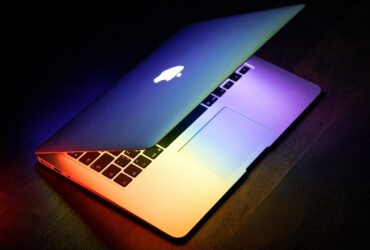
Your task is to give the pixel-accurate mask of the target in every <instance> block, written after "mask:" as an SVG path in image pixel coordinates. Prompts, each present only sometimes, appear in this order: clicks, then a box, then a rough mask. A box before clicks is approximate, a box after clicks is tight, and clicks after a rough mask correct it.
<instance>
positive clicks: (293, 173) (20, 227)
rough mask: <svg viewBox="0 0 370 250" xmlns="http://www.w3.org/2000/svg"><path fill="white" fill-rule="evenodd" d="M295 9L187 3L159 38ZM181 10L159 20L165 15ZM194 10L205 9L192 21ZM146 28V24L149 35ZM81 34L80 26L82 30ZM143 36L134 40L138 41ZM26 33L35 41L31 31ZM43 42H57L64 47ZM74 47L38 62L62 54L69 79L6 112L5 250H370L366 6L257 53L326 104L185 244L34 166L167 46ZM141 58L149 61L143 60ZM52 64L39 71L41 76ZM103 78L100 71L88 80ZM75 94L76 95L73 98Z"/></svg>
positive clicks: (293, 29) (0, 227)
mask: <svg viewBox="0 0 370 250" xmlns="http://www.w3.org/2000/svg"><path fill="white" fill-rule="evenodd" d="M289 2H290V1H281V2H278V3H276V2H274V3H272V2H270V3H269V2H268V1H267V2H264V3H259V1H251V2H250V3H248V4H244V5H243V4H242V3H235V5H230V4H229V3H226V2H220V3H218V2H217V3H214V6H213V8H207V6H208V7H209V5H206V4H200V5H196V4H195V3H191V2H189V4H188V6H185V7H183V8H184V9H183V10H184V11H183V12H182V13H181V14H178V20H180V21H179V23H176V24H173V26H170V25H168V26H163V30H162V34H160V35H159V36H160V37H162V38H164V37H165V36H166V35H167V34H170V33H171V30H172V28H173V29H175V27H176V26H180V25H181V23H186V22H187V21H190V20H193V19H195V20H196V19H197V18H200V17H201V16H202V13H204V16H206V17H212V16H217V15H219V16H222V15H227V14H234V13H238V12H239V13H240V12H243V8H246V7H249V8H250V9H263V8H267V7H269V6H270V7H271V6H277V5H283V4H285V3H289ZM181 3H182V2H179V3H178V4H177V5H176V4H174V5H168V6H167V5H163V6H162V7H157V9H156V10H157V11H159V13H162V14H163V13H167V11H168V10H173V9H177V8H178V7H180V6H182V5H181ZM159 6H161V5H159ZM194 6H198V9H196V10H193V12H194V13H191V11H190V10H192V8H195V7H194ZM171 8H172V9H171ZM207 10H208V12H207ZM161 11H162V12H161ZM187 11H188V12H187ZM19 13H20V14H19ZM19 13H18V15H19V17H22V13H23V15H25V16H26V17H29V16H27V14H26V13H27V12H26V11H20V12H19ZM97 13H98V12H97ZM115 13H117V12H115ZM125 13H126V17H125V18H126V19H125V20H126V21H127V20H130V18H133V19H134V18H136V19H138V18H139V15H138V14H137V13H136V14H135V12H134V14H128V13H129V11H127V12H125ZM145 13H146V12H145ZM148 13H150V11H148ZM108 16H109V15H108V14H105V17H108ZM174 16H176V15H175V14H173V13H172V14H171V15H170V17H172V18H174ZM95 17H96V16H94V18H95ZM78 20H80V19H78ZM147 20H148V19H143V20H142V22H143V24H142V25H143V26H145V24H147V23H146V22H147ZM165 20H166V18H164V17H162V19H159V20H157V21H153V22H157V24H158V23H162V24H164V23H165ZM113 21H114V22H116V21H117V20H113ZM113 21H112V23H113ZM83 24H84V23H83V22H82V21H80V23H77V26H79V25H80V26H83ZM59 25H60V26H61V27H69V26H68V25H67V24H63V23H61V24H59ZM116 25H117V26H118V24H116ZM51 26H52V25H51ZM103 26H104V25H102V27H103ZM117 26H115V27H114V28H117ZM9 27H10V28H9V29H10V30H14V29H15V26H9ZM47 27H49V26H47ZM125 27H126V28H127V27H128V26H125ZM100 28H101V27H100ZM90 29H92V28H90ZM112 29H113V28H112ZM138 29H139V30H138V31H136V32H137V33H134V34H138V33H139V32H140V27H138ZM102 30H104V29H101V30H100V31H99V29H98V31H95V30H94V32H95V33H94V36H97V37H99V34H101V35H102V34H107V33H105V31H102ZM132 30H133V32H135V31H134V29H132ZM77 31H78V29H77V28H76V30H73V32H72V33H71V34H74V32H76V34H77ZM19 32H20V33H22V32H23V33H22V34H26V35H29V34H28V33H27V32H25V30H21V31H19ZM65 32H67V31H65ZM86 32H87V33H86V34H90V33H89V31H86ZM166 32H167V33H166ZM13 33H16V32H15V31H13ZM13 33H12V34H13ZM65 34H70V33H68V32H67V33H65ZM116 34H118V33H116ZM90 35H91V34H90ZM149 35H150V34H149ZM149 35H148V37H146V35H145V34H142V36H143V37H140V36H139V37H133V38H132V39H133V41H131V42H127V43H126V46H127V47H129V46H128V45H130V44H131V43H134V42H137V41H139V40H140V39H144V38H148V39H149V37H150V36H149ZM151 35H153V34H151ZM45 36H46V38H48V39H49V40H48V41H52V40H53V39H54V38H55V37H53V35H48V34H46V35H45ZM91 36H92V35H91ZM117 36H118V35H117ZM34 39H36V38H35V37H34ZM40 39H41V38H40ZM76 39H77V40H76V41H77V42H76V43H77V44H79V43H81V47H79V46H77V45H76V47H73V46H74V45H69V47H67V48H64V50H63V49H62V50H61V51H59V50H56V49H55V48H53V47H52V45H49V46H50V50H48V51H46V52H45V51H44V52H43V53H41V54H40V58H42V59H43V60H44V59H47V58H49V60H50V61H53V60H52V59H50V58H52V55H51V54H49V53H51V52H53V53H54V52H55V51H58V52H55V53H54V54H53V55H54V56H56V58H59V59H61V60H62V59H63V60H64V61H63V62H59V64H57V66H58V65H59V66H60V67H65V68H63V70H61V69H57V68H56V67H55V68H53V66H52V65H51V66H49V68H48V72H49V73H48V74H49V76H45V79H44V80H42V79H41V78H37V79H38V80H37V81H38V82H39V83H37V81H36V80H35V79H34V78H33V79H31V78H29V79H30V80H29V82H30V83H32V84H34V89H33V88H32V87H30V86H26V85H27V84H26V83H24V81H23V83H22V84H23V85H22V84H20V85H16V86H17V87H14V89H13V90H12V91H11V92H8V93H7V96H8V97H10V99H13V102H11V101H10V102H9V103H7V105H5V104H4V105H2V106H3V107H6V108H5V112H4V114H2V116H3V117H4V119H2V121H1V124H2V126H4V127H2V129H1V130H2V132H5V133H4V136H2V138H3V140H2V141H1V148H2V153H1V158H0V166H1V167H0V249H12V248H16V249H26V248H30V249H69V248H71V249H177V248H180V249H369V248H370V236H369V235H370V218H369V217H370V216H369V211H370V195H369V193H370V181H369V180H370V165H369V162H370V153H369V152H370V147H369V145H370V76H369V69H370V65H369V61H370V21H369V18H368V13H367V9H366V7H365V4H364V3H361V2H358V3H356V2H351V3H346V4H339V3H338V4H337V5H336V6H333V5H330V4H327V5H322V4H320V3H314V2H312V4H311V3H307V7H306V10H304V11H303V12H302V13H301V14H300V15H299V16H298V17H297V18H296V19H294V21H293V22H291V23H289V24H288V25H287V27H286V28H285V29H283V30H282V31H281V32H280V33H279V34H278V35H277V36H276V37H274V38H273V39H271V40H270V41H269V42H268V43H267V44H266V45H265V46H264V47H263V48H262V49H260V50H259V51H258V52H257V55H258V56H260V57H262V58H264V59H265V60H267V61H270V62H272V63H275V64H277V65H279V66H281V67H283V68H285V69H287V70H289V71H292V72H293V73H295V74H297V75H300V76H302V77H304V78H306V79H308V80H310V81H313V82H315V83H317V84H318V85H319V86H320V87H321V88H322V90H323V95H322V96H321V97H320V98H319V100H318V101H317V102H316V103H315V104H314V105H313V106H312V107H311V108H310V109H309V110H307V112H305V114H304V115H303V116H302V117H301V118H300V119H299V120H298V121H297V122H296V123H295V124H293V125H292V127H291V128H290V129H289V130H288V131H287V132H286V133H285V134H284V136H283V137H282V138H281V139H279V140H278V141H277V142H276V143H275V144H274V145H273V147H272V148H271V149H270V151H269V152H268V153H267V154H265V155H264V156H263V157H261V158H260V159H259V160H258V161H257V162H256V163H255V164H254V166H253V169H252V170H251V171H250V173H249V174H248V176H245V177H244V178H243V179H242V180H241V181H240V182H238V183H237V184H236V185H235V187H234V188H233V189H232V190H231V191H230V192H229V193H228V194H227V195H226V196H225V197H224V198H223V199H222V200H221V202H220V203H219V204H217V205H216V207H215V209H213V211H211V213H210V214H209V215H207V216H206V218H205V219H204V220H203V221H202V222H201V223H200V225H199V226H197V228H196V230H194V231H193V232H192V234H191V235H190V236H189V237H187V238H185V239H182V240H173V239H170V238H168V237H166V236H165V235H163V234H162V233H160V232H158V231H156V230H155V229H153V228H152V227H150V226H148V225H146V224H145V223H142V222H141V221H140V220H138V219H136V218H134V217H133V216H131V215H128V214H127V213H125V212H123V211H121V210H119V209H117V208H115V207H114V206H112V205H110V204H109V203H108V202H106V201H104V200H102V199H100V198H97V197H96V196H95V195H93V194H90V193H89V192H87V191H85V190H84V189H82V188H80V187H79V186H77V185H75V184H73V183H71V182H70V181H68V180H66V179H64V178H62V177H59V176H57V175H55V174H54V173H52V172H51V171H49V170H47V169H45V168H43V167H42V166H41V165H39V164H37V163H36V160H35V157H34V156H33V154H32V153H33V150H34V148H35V147H36V146H37V145H38V144H39V143H41V142H42V141H43V140H44V139H45V138H46V137H47V136H49V135H50V134H52V133H53V132H54V131H55V130H56V129H57V128H58V127H60V126H61V125H62V124H63V123H65V122H66V121H68V119H70V117H73V115H74V114H76V113H77V112H78V111H79V110H81V109H82V108H83V107H84V106H85V105H86V104H87V103H89V101H91V100H93V99H94V98H95V97H96V96H97V95H99V94H100V93H101V92H102V91H103V90H104V89H106V88H107V87H109V86H110V85H111V84H112V83H113V82H114V80H115V79H116V78H117V77H118V75H119V73H120V72H124V71H127V70H128V69H129V68H130V67H132V66H133V65H132V64H129V63H127V60H130V59H131V60H132V61H133V62H132V63H134V62H137V61H140V59H142V57H143V56H144V54H145V53H146V52H149V51H150V50H151V49H152V48H153V47H152V46H153V44H159V43H160V41H159V40H156V39H159V38H152V40H151V41H147V42H145V39H144V40H142V42H141V43H140V44H137V45H136V47H135V46H133V48H135V49H134V50H133V51H132V54H130V52H128V50H129V49H127V48H126V49H124V48H120V47H119V46H118V45H116V44H113V45H112V46H113V47H114V48H106V49H102V48H101V47H99V46H108V45H109V44H112V41H116V40H117V41H121V42H122V41H125V40H126V37H124V36H123V35H122V37H114V39H113V38H107V39H108V40H107V41H104V39H101V40H99V38H97V41H95V42H89V41H87V40H84V39H83V38H81V37H80V38H79V37H78V35H76ZM78 39H80V40H78ZM109 39H111V40H109ZM115 39H116V40H115ZM117 41H116V42H117ZM38 42H40V41H39V40H38V39H36V40H35V41H34V42H33V43H30V44H36V43H38ZM64 42H66V39H65V40H64ZM150 42H152V43H150ZM117 43H118V42H117ZM84 44H87V45H89V46H95V47H94V49H92V50H90V49H89V48H85V50H84V51H82V52H80V53H81V54H82V55H83V57H81V58H80V57H78V56H75V55H73V52H76V51H80V50H79V49H81V48H83V45H84ZM87 45H86V46H87ZM131 45H132V44H131ZM14 46H16V45H14ZM140 48H143V51H144V52H143V51H142V52H139V50H140ZM94 50H97V51H98V52H97V53H98V56H99V57H100V58H101V60H105V62H98V61H99V60H97V59H94V60H96V62H92V63H91V64H88V66H85V71H83V69H81V67H80V68H79V67H77V66H65V62H66V61H68V60H69V59H73V60H74V64H75V65H80V64H84V63H86V62H87V61H89V60H90V59H91V58H94V56H93V55H92V54H93V51H94ZM50 51H51V52H50ZM63 51H64V52H66V53H67V52H68V53H70V54H69V55H68V54H67V55H66V54H63ZM114 51H118V52H114ZM58 53H59V54H58ZM91 53H92V54H91ZM115 53H118V55H116V54H115ZM135 53H137V54H135ZM84 57H85V59H84ZM121 57H124V59H122V58H121ZM86 58H87V59H86ZM109 59H111V61H109ZM79 60H80V61H79ZM108 61H109V62H108ZM48 62H49V61H45V62H41V59H40V60H35V61H34V64H33V65H34V66H33V67H34V68H35V67H36V66H37V67H39V66H40V65H42V66H46V64H48ZM79 63H80V64H79ZM26 64H27V62H26ZM35 65H36V66H35ZM34 68H33V69H34ZM82 68H83V67H82ZM96 68H101V69H102V70H101V71H99V72H96V71H94V72H95V73H94V74H90V75H89V74H87V73H86V72H89V71H91V70H92V69H96ZM31 69H32V67H31ZM68 70H70V71H68ZM78 70H80V71H78ZM63 71H64V72H69V73H66V74H67V76H64V77H62V75H63ZM77 71H78V72H77ZM28 73H29V72H28ZM28 73H25V74H24V75H25V76H29V74H28ZM34 76H40V74H37V72H36V73H34ZM59 76H60V77H61V78H60V79H59V80H58V77H59ZM23 80H24V79H23ZM63 81H65V82H63ZM61 82H63V84H61ZM48 84H50V85H48ZM60 84H61V85H60ZM18 88H20V89H23V90H27V91H26V92H27V93H28V95H25V93H23V92H22V93H20V94H18V93H17V91H16V89H18ZM71 89H73V94H72V95H70V94H69V93H70V92H68V90H71ZM86 89H89V90H90V92H89V91H86ZM21 97H24V98H21ZM3 101H4V98H2V102H3ZM5 121H7V122H5Z"/></svg>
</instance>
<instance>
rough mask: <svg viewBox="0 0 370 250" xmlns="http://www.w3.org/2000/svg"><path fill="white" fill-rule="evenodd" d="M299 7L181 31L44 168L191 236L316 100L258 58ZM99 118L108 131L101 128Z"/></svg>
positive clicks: (95, 109) (92, 110)
mask: <svg viewBox="0 0 370 250" xmlns="http://www.w3.org/2000/svg"><path fill="white" fill-rule="evenodd" d="M302 7H303V6H302V5H295V6H289V7H284V8H279V9H273V10H267V11H261V12H255V13H251V14H245V15H240V16H236V17H228V18H224V19H217V20H211V21H207V22H203V23H200V24H195V25H193V26H190V27H187V28H185V29H183V30H182V31H180V32H179V34H177V35H175V36H174V37H173V38H171V39H170V41H169V42H167V43H165V45H164V46H162V47H161V48H159V49H158V50H157V51H155V52H154V53H153V54H152V55H151V56H149V57H148V58H147V59H146V60H145V61H144V62H143V63H142V64H140V65H139V66H138V67H137V68H135V69H134V70H133V72H131V73H129V74H128V76H126V77H125V78H123V80H122V81H120V82H119V83H117V85H115V86H114V87H113V88H112V89H110V90H109V91H108V92H107V93H105V94H104V95H103V96H102V97H100V98H99V99H97V100H96V101H95V102H94V103H92V105H91V106H89V107H88V108H87V109H86V110H84V111H83V112H82V113H81V114H80V115H78V117H76V118H75V119H73V120H72V121H71V122H69V123H68V124H67V125H66V126H65V127H64V128H63V129H62V130H61V131H59V132H58V133H57V134H56V135H54V136H53V137H52V138H51V139H49V140H48V141H47V142H46V143H45V144H43V145H42V146H41V147H40V148H39V149H38V150H37V152H36V153H37V157H38V160H39V161H40V162H41V163H42V164H44V165H45V166H48V167H49V168H51V169H53V170H54V171H56V172H58V173H59V174H61V175H63V176H65V177H67V178H68V179H70V180H72V181H74V182H76V183H77V184H79V185H81V186H83V187H85V188H86V189H88V190H90V191H92V192H94V193H96V194H98V195H99V196H101V197H103V198H104V199H106V200H108V201H110V202H111V203H113V204H115V205H117V206H118V207H120V208H122V209H124V210H126V211H128V212H129V213H132V214H134V215H135V216H137V217H139V218H141V219H142V220H144V221H146V222H147V223H149V224H151V225H153V226H154V227H156V228H158V229H159V230H161V231H163V232H165V233H166V234H168V235H170V236H172V237H176V238H180V237H183V236H185V235H187V234H188V233H189V231H191V229H192V228H194V226H195V225H196V224H197V223H198V222H199V221H200V220H201V219H202V218H203V217H204V215H205V214H206V213H207V212H208V211H209V210H210V209H211V208H212V207H213V206H214V205H215V204H216V203H217V201H219V200H220V198H221V197H222V196H223V195H224V194H225V193H226V192H227V191H228V190H229V189H230V188H231V187H232V186H233V185H234V184H235V183H236V182H237V180H238V179H240V177H242V176H243V174H244V173H245V172H246V169H247V167H248V166H249V165H250V164H251V163H252V162H253V161H254V160H255V159H256V158H257V157H258V156H259V155H260V154H261V153H262V152H263V151H264V150H265V149H266V148H268V147H269V146H271V145H272V143H274V141H276V139H277V138H278V137H279V136H280V135H281V134H282V133H283V132H284V131H285V130H286V129H287V128H288V127H289V126H290V125H291V124H292V123H293V121H294V120H295V119H296V118H297V117H298V116H299V115H300V114H301V113H302V112H303V111H304V110H305V109H306V108H307V107H308V106H309V105H310V103H312V101H313V100H314V99H315V98H316V97H317V96H318V95H319V93H320V89H319V87H317V86H316V85H315V84H313V83H311V82H309V81H307V80H304V79H302V78H300V77H298V76H296V75H293V74H291V73H289V72H287V71H285V70H283V69H281V68H278V67H276V66H274V65H272V64H270V63H268V62H266V61H264V60H262V59H260V58H257V57H254V56H252V57H251V55H252V54H253V52H254V51H255V50H256V49H258V48H259V47H260V46H261V45H262V44H263V43H264V42H265V41H266V40H267V39H268V38H270V37H271V36H272V35H273V34H274V33H275V32H277V31H278V29H280V28H281V27H282V26H283V25H285V23H286V22H287V21H289V20H290V19H291V18H292V17H293V16H294V15H295V14H296V13H297V12H299V10H300V9H301V8H302ZM231 24H232V25H233V27H232V30H231V31H230V27H231V26H230V25H231ZM266 25H267V26H266ZM268 26H270V27H268ZM256 27H257V28H256ZM223 29H225V30H223ZM225 36H226V37H225ZM211 38H212V39H214V41H212V39H211ZM209 39H211V40H209ZM233 40H236V41H234V42H233ZM230 43H232V45H233V46H231V45H230ZM191 44H193V45H191ZM222 48H224V50H222ZM180 49H182V50H184V51H182V52H179V56H177V55H176V53H175V52H176V51H178V50H180ZM204 50H205V51H204ZM221 50H222V51H221ZM195 54H197V55H199V56H202V58H200V59H199V58H192V57H194V55H195ZM163 55H166V57H163ZM204 57H206V58H204ZM159 58H162V59H163V58H169V59H168V60H166V59H163V60H159ZM248 58H249V59H248ZM247 59H248V60H247ZM203 63H205V65H203ZM152 66H153V67H152ZM140 75H141V78H142V79H141V80H140V77H139V76H140ZM138 79H139V80H138ZM192 79H193V80H194V81H195V82H191V80H192ZM134 80H135V82H134ZM131 81H132V82H131ZM189 82H190V83H189ZM186 84H188V85H186ZM184 85H185V86H184ZM156 91H158V93H156ZM149 92H150V93H149ZM171 98H172V99H171ZM137 100H140V101H141V104H140V105H136V106H135V104H136V102H137ZM127 105H132V106H127ZM110 106H111V108H109V107H110ZM117 107H120V108H117ZM135 111H136V113H135ZM138 114H140V115H145V114H147V116H149V119H152V122H151V123H150V120H146V119H148V118H147V117H145V118H142V117H141V116H140V115H138ZM94 116H95V118H94ZM96 117H98V118H99V119H101V120H102V121H105V122H106V123H105V124H104V125H103V126H102V127H97V128H94V127H93V126H92V125H90V122H91V120H92V119H97V118H96ZM122 117H124V118H122ZM130 118H132V119H130ZM148 122H149V124H148ZM99 124H100V123H99ZM99 126H100V125H99ZM127 129H128V131H127ZM78 131H80V132H78ZM94 131H95V134H96V136H93V137H92V138H91V134H94ZM135 137H137V140H136V141H135ZM86 151H87V152H86Z"/></svg>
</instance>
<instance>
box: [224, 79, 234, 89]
mask: <svg viewBox="0 0 370 250" xmlns="http://www.w3.org/2000/svg"><path fill="white" fill-rule="evenodd" d="M233 85H234V83H233V82H232V81H227V82H226V83H225V84H224V86H223V87H224V88H225V89H229V88H231V87H232V86H233Z"/></svg>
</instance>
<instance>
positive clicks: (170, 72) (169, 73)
mask: <svg viewBox="0 0 370 250" xmlns="http://www.w3.org/2000/svg"><path fill="white" fill-rule="evenodd" d="M183 69H184V66H182V65H180V66H175V67H172V68H169V69H166V70H165V71H163V72H162V73H161V74H160V75H159V76H157V77H156V78H154V82H155V83H159V82H161V81H166V82H168V81H171V80H172V79H173V78H174V77H175V76H177V77H180V76H181V75H182V73H181V71H182V70H183Z"/></svg>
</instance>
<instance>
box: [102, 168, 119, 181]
mask: <svg viewBox="0 0 370 250" xmlns="http://www.w3.org/2000/svg"><path fill="white" fill-rule="evenodd" d="M119 171H121V169H120V168H119V167H117V166H116V165H114V164H111V165H110V166H109V167H108V168H107V169H106V170H104V171H103V175H104V176H106V177H108V178H109V179H112V178H113V177H114V176H116V174H118V172H119Z"/></svg>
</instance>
